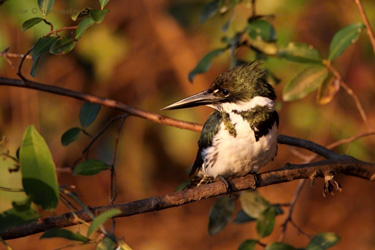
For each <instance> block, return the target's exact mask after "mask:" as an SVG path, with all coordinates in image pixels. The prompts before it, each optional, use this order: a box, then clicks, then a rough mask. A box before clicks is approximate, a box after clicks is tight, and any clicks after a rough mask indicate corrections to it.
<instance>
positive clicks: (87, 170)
mask: <svg viewBox="0 0 375 250" xmlns="http://www.w3.org/2000/svg"><path fill="white" fill-rule="evenodd" d="M107 169H110V166H108V164H107V163H105V162H103V161H101V160H87V161H83V162H81V163H79V164H78V165H77V166H76V167H75V168H74V171H73V175H85V176H88V175H95V174H98V173H99V172H101V171H103V170H107Z"/></svg>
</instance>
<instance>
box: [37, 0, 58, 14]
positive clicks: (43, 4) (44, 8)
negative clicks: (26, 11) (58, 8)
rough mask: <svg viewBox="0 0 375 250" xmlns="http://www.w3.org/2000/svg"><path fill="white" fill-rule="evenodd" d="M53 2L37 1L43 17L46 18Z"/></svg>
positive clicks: (49, 0)
mask: <svg viewBox="0 0 375 250" xmlns="http://www.w3.org/2000/svg"><path fill="white" fill-rule="evenodd" d="M53 3H54V0H38V5H39V9H40V11H41V12H42V14H43V16H47V15H48V13H49V11H50V10H51V8H52V6H53Z"/></svg>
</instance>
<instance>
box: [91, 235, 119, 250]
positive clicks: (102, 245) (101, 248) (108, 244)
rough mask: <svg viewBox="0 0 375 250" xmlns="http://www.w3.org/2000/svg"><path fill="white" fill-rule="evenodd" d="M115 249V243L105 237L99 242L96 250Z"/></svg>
mask: <svg viewBox="0 0 375 250" xmlns="http://www.w3.org/2000/svg"><path fill="white" fill-rule="evenodd" d="M114 249H115V242H114V241H113V240H112V239H111V238H109V237H105V238H104V239H103V240H102V241H100V242H99V244H98V246H97V247H96V250H114Z"/></svg>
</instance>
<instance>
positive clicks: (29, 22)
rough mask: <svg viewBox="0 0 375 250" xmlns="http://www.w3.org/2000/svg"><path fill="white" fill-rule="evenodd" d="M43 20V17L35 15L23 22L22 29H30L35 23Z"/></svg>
mask: <svg viewBox="0 0 375 250" xmlns="http://www.w3.org/2000/svg"><path fill="white" fill-rule="evenodd" d="M41 21H43V18H41V17H34V18H31V19H28V20H26V21H25V22H23V24H22V31H25V30H28V29H30V28H31V27H33V26H34V25H35V24H38V23H40V22H41Z"/></svg>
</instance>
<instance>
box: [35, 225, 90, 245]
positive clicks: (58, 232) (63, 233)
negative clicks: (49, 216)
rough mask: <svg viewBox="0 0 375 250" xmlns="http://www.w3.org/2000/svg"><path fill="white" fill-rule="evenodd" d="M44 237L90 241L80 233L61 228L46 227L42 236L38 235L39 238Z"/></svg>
mask: <svg viewBox="0 0 375 250" xmlns="http://www.w3.org/2000/svg"><path fill="white" fill-rule="evenodd" d="M46 238H64V239H68V240H74V241H80V242H83V243H87V242H89V241H90V239H89V238H86V237H85V236H83V235H82V234H80V233H73V232H72V231H70V230H66V229H63V228H51V229H48V230H47V231H45V232H44V233H43V234H42V236H40V239H46Z"/></svg>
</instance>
